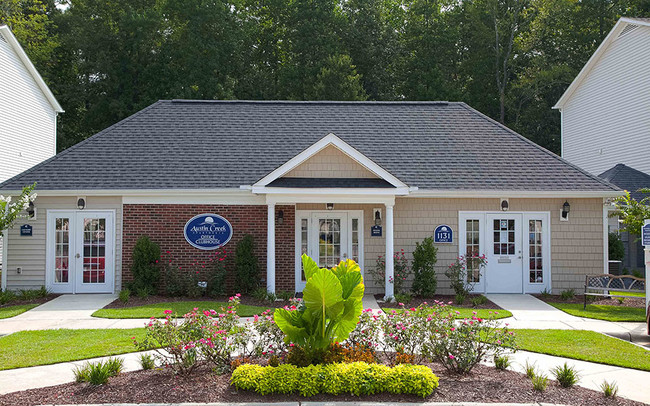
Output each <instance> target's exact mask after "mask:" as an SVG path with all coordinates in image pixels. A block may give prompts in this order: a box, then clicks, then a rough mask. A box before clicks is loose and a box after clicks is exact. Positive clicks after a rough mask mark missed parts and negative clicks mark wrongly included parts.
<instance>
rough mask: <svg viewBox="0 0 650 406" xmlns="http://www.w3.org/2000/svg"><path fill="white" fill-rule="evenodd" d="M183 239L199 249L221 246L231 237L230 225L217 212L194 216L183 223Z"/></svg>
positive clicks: (212, 248)
mask: <svg viewBox="0 0 650 406" xmlns="http://www.w3.org/2000/svg"><path fill="white" fill-rule="evenodd" d="M184 233H185V239H186V240H187V242H189V243H190V245H192V246H193V247H196V248H198V249H200V250H214V249H217V248H220V247H223V246H224V245H226V244H227V243H228V241H230V239H231V238H232V225H231V224H230V222H229V221H228V220H226V219H225V218H223V217H221V216H220V215H218V214H212V213H205V214H199V215H198V216H194V217H192V218H191V219H190V221H188V222H187V223H186V224H185V232H184Z"/></svg>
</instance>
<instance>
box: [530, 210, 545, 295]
mask: <svg viewBox="0 0 650 406" xmlns="http://www.w3.org/2000/svg"><path fill="white" fill-rule="evenodd" d="M528 250H529V253H528V258H529V264H528V269H529V271H528V272H529V276H530V283H543V282H544V272H543V265H542V263H543V261H542V258H543V257H542V220H529V221H528Z"/></svg>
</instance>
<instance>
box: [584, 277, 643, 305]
mask: <svg viewBox="0 0 650 406" xmlns="http://www.w3.org/2000/svg"><path fill="white" fill-rule="evenodd" d="M594 290H595V291H597V292H590V291H594ZM612 290H617V291H621V292H634V293H643V294H645V279H643V278H637V277H636V276H631V275H609V274H603V275H587V276H586V277H585V305H584V309H586V308H587V296H605V297H629V296H624V295H616V294H612V293H611V291H612Z"/></svg>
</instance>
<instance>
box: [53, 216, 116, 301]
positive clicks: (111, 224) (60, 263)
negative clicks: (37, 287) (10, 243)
mask: <svg viewBox="0 0 650 406" xmlns="http://www.w3.org/2000/svg"><path fill="white" fill-rule="evenodd" d="M46 268H47V274H46V285H47V288H48V289H49V290H50V291H51V292H53V293H113V291H114V278H115V213H114V212H112V211H89V210H74V211H63V210H48V212H47V264H46Z"/></svg>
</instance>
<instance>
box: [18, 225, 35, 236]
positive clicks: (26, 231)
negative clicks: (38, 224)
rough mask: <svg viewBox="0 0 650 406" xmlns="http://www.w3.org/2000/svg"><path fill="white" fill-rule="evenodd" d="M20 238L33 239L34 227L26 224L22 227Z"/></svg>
mask: <svg viewBox="0 0 650 406" xmlns="http://www.w3.org/2000/svg"><path fill="white" fill-rule="evenodd" d="M20 236H21V237H31V236H32V226H30V225H28V224H25V225H24V226H20Z"/></svg>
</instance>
